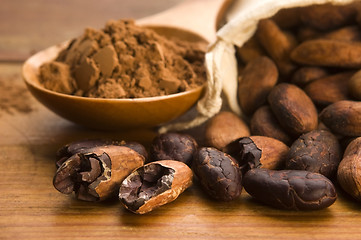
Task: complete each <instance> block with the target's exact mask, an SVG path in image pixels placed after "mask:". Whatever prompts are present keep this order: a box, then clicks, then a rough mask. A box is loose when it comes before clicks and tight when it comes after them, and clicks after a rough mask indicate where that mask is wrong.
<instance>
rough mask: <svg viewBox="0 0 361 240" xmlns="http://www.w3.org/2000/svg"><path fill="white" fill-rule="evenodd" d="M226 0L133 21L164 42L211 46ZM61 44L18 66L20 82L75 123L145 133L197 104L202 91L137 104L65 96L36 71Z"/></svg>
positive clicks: (205, 0)
mask: <svg viewBox="0 0 361 240" xmlns="http://www.w3.org/2000/svg"><path fill="white" fill-rule="evenodd" d="M228 2H230V1H229V0H226V1H225V0H187V1H184V2H183V3H182V4H180V5H178V6H176V7H174V8H172V9H169V10H167V11H165V12H163V13H160V14H157V15H154V16H151V17H147V18H144V19H141V20H138V21H137V23H138V24H140V25H147V27H149V28H152V29H153V30H155V31H156V32H157V33H158V34H161V35H164V36H166V37H167V38H178V39H181V40H187V41H197V42H211V41H213V40H214V39H215V29H216V27H215V26H216V21H217V16H218V15H219V12H220V11H223V10H224V8H225V6H226V5H227V4H228ZM67 44H68V42H64V43H61V44H58V45H55V46H52V47H49V48H47V49H45V50H43V51H41V52H38V53H37V54H35V55H33V56H32V57H30V58H29V59H28V60H27V61H26V62H25V63H24V65H23V69H22V72H23V78H24V80H25V83H26V85H27V87H28V89H29V90H30V92H31V93H32V94H33V95H34V96H35V97H36V98H37V100H38V101H39V102H41V103H42V104H44V105H45V106H46V107H48V108H49V109H50V110H52V111H53V112H55V113H56V114H58V115H60V116H61V117H63V118H65V119H68V120H70V121H72V122H74V123H77V124H80V125H83V126H86V127H90V128H94V129H103V130H119V129H127V128H138V127H141V128H147V127H154V126H158V125H160V124H163V123H166V122H168V121H170V120H173V119H175V118H177V117H179V116H180V115H182V114H184V113H185V112H186V111H187V110H189V109H190V108H191V107H192V106H193V105H194V104H195V103H196V102H197V100H198V99H199V98H200V96H201V93H202V88H203V87H198V88H196V89H193V90H190V91H186V92H182V93H178V94H172V95H168V96H159V97H150V98H138V99H103V98H88V97H78V96H73V95H66V94H61V93H57V92H54V91H50V90H48V89H45V88H44V87H42V86H41V84H40V83H39V79H38V78H39V67H40V66H41V65H42V64H43V63H44V62H48V61H51V60H53V59H55V58H56V56H57V55H58V53H59V52H60V51H61V50H62V49H64V48H65V47H66V46H67Z"/></svg>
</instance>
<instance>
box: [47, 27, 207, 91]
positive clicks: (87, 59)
mask: <svg viewBox="0 0 361 240" xmlns="http://www.w3.org/2000/svg"><path fill="white" fill-rule="evenodd" d="M206 47H207V46H206V43H205V42H188V41H180V40H176V39H172V40H170V39H167V38H165V37H164V36H161V35H159V34H157V33H156V32H155V31H153V30H151V29H147V28H145V27H141V26H137V25H135V23H134V21H133V20H119V21H109V22H108V23H107V24H106V26H105V27H104V29H102V30H95V29H91V28H88V29H86V30H85V32H84V34H83V35H82V36H80V37H79V38H76V39H74V40H72V41H71V42H70V44H69V46H68V47H67V48H66V49H64V50H63V51H61V52H60V53H59V55H58V57H57V58H56V59H55V60H54V61H52V62H47V63H45V64H43V65H42V66H41V67H40V83H41V84H42V85H43V86H44V87H45V88H47V89H50V90H53V91H57V92H61V93H66V94H73V95H77V96H85V97H96V98H142V97H153V96H162V95H168V94H173V93H178V92H183V91H186V90H189V89H192V88H195V87H197V86H200V85H202V84H203V83H204V82H205V81H206V75H205V67H204V64H203V63H204V54H205V50H206Z"/></svg>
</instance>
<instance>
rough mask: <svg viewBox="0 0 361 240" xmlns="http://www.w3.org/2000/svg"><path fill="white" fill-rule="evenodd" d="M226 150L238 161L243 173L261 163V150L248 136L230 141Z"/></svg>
mask: <svg viewBox="0 0 361 240" xmlns="http://www.w3.org/2000/svg"><path fill="white" fill-rule="evenodd" d="M226 152H227V153H228V154H229V155H231V156H232V157H234V158H235V159H236V160H237V161H238V164H239V168H240V170H241V172H242V173H243V174H245V173H246V172H247V171H248V170H250V169H252V168H258V167H260V166H261V165H262V164H261V162H260V159H261V155H262V150H261V149H259V148H258V147H257V145H256V144H255V143H254V142H253V140H252V139H251V138H249V137H242V138H239V139H237V140H235V141H233V142H231V143H230V144H228V145H227V147H226Z"/></svg>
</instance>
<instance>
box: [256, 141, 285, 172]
mask: <svg viewBox="0 0 361 240" xmlns="http://www.w3.org/2000/svg"><path fill="white" fill-rule="evenodd" d="M250 138H251V139H252V140H253V142H254V143H255V144H256V146H257V147H258V148H259V149H261V151H262V155H261V159H260V162H261V164H262V166H261V168H267V169H281V168H283V167H284V164H285V161H286V159H287V156H288V152H289V150H290V148H289V147H288V146H287V145H286V144H284V143H283V142H281V141H279V140H277V139H275V138H270V137H265V136H250Z"/></svg>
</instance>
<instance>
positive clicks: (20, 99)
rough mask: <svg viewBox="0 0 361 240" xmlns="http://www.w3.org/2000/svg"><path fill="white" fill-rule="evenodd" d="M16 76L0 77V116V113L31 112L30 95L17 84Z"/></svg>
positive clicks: (23, 87)
mask: <svg viewBox="0 0 361 240" xmlns="http://www.w3.org/2000/svg"><path fill="white" fill-rule="evenodd" d="M18 78H20V76H18V75H11V76H8V77H5V78H4V77H0V116H1V115H2V113H4V112H5V113H7V114H11V115H13V114H15V113H17V112H19V113H30V112H31V111H32V110H33V107H32V106H31V104H30V102H29V100H30V94H29V92H28V91H26V88H25V86H23V85H22V84H19V83H18Z"/></svg>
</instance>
